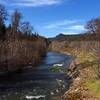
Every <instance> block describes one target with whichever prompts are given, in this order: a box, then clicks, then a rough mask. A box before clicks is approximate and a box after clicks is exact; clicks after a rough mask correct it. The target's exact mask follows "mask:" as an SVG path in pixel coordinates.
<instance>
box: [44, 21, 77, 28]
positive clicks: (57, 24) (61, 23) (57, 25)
mask: <svg viewBox="0 0 100 100" xmlns="http://www.w3.org/2000/svg"><path fill="white" fill-rule="evenodd" d="M75 23H77V21H76V20H62V21H57V22H54V23H51V24H47V25H45V26H44V27H43V28H45V29H54V28H61V27H63V26H66V27H67V25H70V24H75Z"/></svg>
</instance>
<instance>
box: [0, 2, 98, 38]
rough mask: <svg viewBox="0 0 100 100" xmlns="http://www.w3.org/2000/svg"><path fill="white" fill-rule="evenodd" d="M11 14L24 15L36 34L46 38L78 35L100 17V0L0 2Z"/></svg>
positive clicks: (24, 18)
mask: <svg viewBox="0 0 100 100" xmlns="http://www.w3.org/2000/svg"><path fill="white" fill-rule="evenodd" d="M0 3H1V4H4V5H5V6H6V9H7V10H8V12H9V13H10V14H11V13H12V12H13V11H14V9H18V10H20V12H22V13H23V20H25V21H29V22H30V23H31V24H32V25H33V27H34V28H35V30H36V32H38V33H39V34H40V35H43V36H46V37H53V36H56V35H57V34H59V33H64V34H78V33H82V32H84V31H85V29H84V25H85V24H86V22H87V21H88V20H90V19H92V18H95V17H100V0H0Z"/></svg>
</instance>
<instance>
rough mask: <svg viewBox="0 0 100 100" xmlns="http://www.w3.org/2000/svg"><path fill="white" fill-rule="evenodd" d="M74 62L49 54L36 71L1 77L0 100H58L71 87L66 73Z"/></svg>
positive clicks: (55, 54)
mask: <svg viewBox="0 0 100 100" xmlns="http://www.w3.org/2000/svg"><path fill="white" fill-rule="evenodd" d="M72 60H73V57H71V56H66V55H63V54H59V53H55V52H49V53H48V54H47V57H46V58H45V59H44V62H43V64H42V65H40V66H37V67H35V68H34V69H31V70H26V71H24V72H22V73H11V74H8V75H3V76H0V100H5V99H6V100H57V98H58V97H59V96H61V95H62V94H63V93H64V92H65V91H66V89H68V87H69V85H70V81H69V80H68V78H67V76H66V74H65V73H64V71H65V70H66V68H67V67H68V66H69V65H70V63H71V61H72Z"/></svg>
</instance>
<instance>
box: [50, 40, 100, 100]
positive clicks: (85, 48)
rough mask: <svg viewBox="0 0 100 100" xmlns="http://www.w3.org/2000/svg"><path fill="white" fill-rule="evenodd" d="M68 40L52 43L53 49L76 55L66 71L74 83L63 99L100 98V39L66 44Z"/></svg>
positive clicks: (90, 99) (94, 99)
mask: <svg viewBox="0 0 100 100" xmlns="http://www.w3.org/2000/svg"><path fill="white" fill-rule="evenodd" d="M66 41H67V40H66ZM66 41H62V43H61V42H60V44H59V42H57V41H56V47H54V46H53V45H55V44H51V45H52V46H51V47H52V49H53V51H58V52H61V53H64V54H70V55H73V56H75V57H76V59H75V60H74V61H73V62H72V63H71V65H70V67H69V68H68V69H67V71H66V75H67V76H68V77H69V80H72V83H71V85H70V87H69V89H68V91H66V93H65V94H64V95H63V96H62V99H61V100H100V96H99V94H100V53H99V51H100V41H80V42H79V41H78V42H77V41H72V42H70V43H68V44H65V45H64V43H67V42H66ZM52 43H55V42H52ZM61 44H63V45H61ZM57 46H58V48H57Z"/></svg>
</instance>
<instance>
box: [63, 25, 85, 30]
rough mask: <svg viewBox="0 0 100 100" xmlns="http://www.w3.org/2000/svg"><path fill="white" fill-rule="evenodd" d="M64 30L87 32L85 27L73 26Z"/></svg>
mask: <svg viewBox="0 0 100 100" xmlns="http://www.w3.org/2000/svg"><path fill="white" fill-rule="evenodd" d="M64 29H68V30H85V28H84V25H73V26H69V27H66V28H64Z"/></svg>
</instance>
